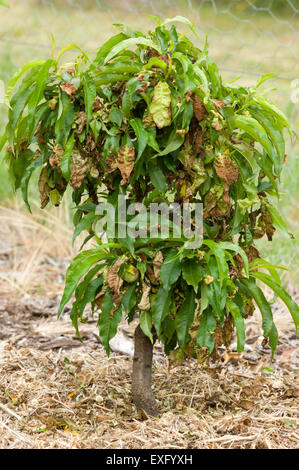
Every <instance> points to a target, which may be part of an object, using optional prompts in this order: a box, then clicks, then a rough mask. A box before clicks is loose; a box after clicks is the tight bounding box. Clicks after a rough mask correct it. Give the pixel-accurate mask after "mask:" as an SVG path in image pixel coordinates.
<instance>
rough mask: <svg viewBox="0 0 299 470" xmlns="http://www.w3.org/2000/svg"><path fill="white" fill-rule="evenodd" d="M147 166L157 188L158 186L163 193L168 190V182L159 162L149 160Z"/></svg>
mask: <svg viewBox="0 0 299 470" xmlns="http://www.w3.org/2000/svg"><path fill="white" fill-rule="evenodd" d="M147 168H148V173H149V177H150V180H151V183H152V184H153V185H154V186H155V188H157V189H158V190H159V191H160V192H161V193H163V192H164V191H166V189H167V182H166V179H165V175H164V172H163V170H162V169H161V167H160V166H159V165H158V163H156V162H155V161H153V162H148V165H147Z"/></svg>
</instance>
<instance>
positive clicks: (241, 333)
mask: <svg viewBox="0 0 299 470" xmlns="http://www.w3.org/2000/svg"><path fill="white" fill-rule="evenodd" d="M226 306H227V308H228V310H229V311H230V313H231V314H232V316H233V319H234V324H235V327H236V331H237V351H238V353H240V352H242V351H243V350H244V345H245V322H244V318H243V317H242V315H241V313H240V310H239V307H238V306H237V305H236V304H235V303H234V302H233V301H232V300H230V299H227V300H226Z"/></svg>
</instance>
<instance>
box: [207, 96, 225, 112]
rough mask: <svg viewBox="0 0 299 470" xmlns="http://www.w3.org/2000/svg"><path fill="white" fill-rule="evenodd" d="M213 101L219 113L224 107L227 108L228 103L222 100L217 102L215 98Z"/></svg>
mask: <svg viewBox="0 0 299 470" xmlns="http://www.w3.org/2000/svg"><path fill="white" fill-rule="evenodd" d="M211 101H212V103H213V105H214V106H215V108H216V109H217V111H219V110H220V109H221V108H222V107H223V106H226V103H224V102H223V101H220V100H216V99H215V98H212V99H211Z"/></svg>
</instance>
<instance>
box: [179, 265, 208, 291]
mask: <svg viewBox="0 0 299 470" xmlns="http://www.w3.org/2000/svg"><path fill="white" fill-rule="evenodd" d="M182 275H183V279H185V281H186V282H187V284H188V285H189V286H193V288H194V290H195V292H197V291H198V288H199V286H200V281H202V280H203V277H204V268H203V267H202V266H201V265H200V264H198V263H195V262H194V260H192V259H187V260H185V261H184V262H183V266H182Z"/></svg>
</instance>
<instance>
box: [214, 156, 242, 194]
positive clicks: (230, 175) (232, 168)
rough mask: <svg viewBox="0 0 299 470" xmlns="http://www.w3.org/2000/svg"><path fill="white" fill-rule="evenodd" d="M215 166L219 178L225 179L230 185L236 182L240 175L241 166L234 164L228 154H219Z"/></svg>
mask: <svg viewBox="0 0 299 470" xmlns="http://www.w3.org/2000/svg"><path fill="white" fill-rule="evenodd" d="M214 168H215V170H216V173H217V175H218V176H219V178H221V179H223V180H224V181H225V182H226V183H227V185H228V186H230V185H231V184H233V183H235V182H236V181H237V179H238V177H239V168H238V167H237V166H236V165H234V164H233V162H232V160H231V158H230V157H229V156H228V155H221V154H218V155H217V159H216V161H215V163H214Z"/></svg>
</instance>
